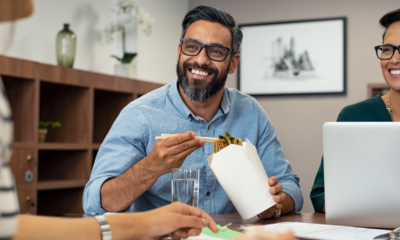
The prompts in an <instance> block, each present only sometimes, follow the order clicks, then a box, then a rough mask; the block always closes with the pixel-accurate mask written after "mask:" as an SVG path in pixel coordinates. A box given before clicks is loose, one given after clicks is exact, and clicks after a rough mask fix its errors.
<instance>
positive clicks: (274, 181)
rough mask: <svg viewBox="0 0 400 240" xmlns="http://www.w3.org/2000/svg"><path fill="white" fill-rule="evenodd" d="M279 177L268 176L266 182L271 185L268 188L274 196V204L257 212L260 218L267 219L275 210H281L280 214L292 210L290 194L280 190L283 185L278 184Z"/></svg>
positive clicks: (292, 202) (292, 204) (292, 203)
mask: <svg viewBox="0 0 400 240" xmlns="http://www.w3.org/2000/svg"><path fill="white" fill-rule="evenodd" d="M278 182H279V179H278V178H277V177H270V178H269V179H268V184H269V186H270V187H271V188H270V189H269V193H271V194H272V195H275V196H274V201H275V202H276V204H275V205H274V206H272V207H270V208H268V209H267V210H265V211H264V212H262V213H260V214H258V216H259V217H260V218H263V219H267V218H270V217H272V215H274V213H275V211H276V210H281V211H282V214H287V213H291V212H293V210H294V201H293V199H292V197H291V196H289V195H288V194H287V193H285V192H282V190H283V187H282V185H280V184H278Z"/></svg>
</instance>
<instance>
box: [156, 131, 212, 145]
mask: <svg viewBox="0 0 400 240" xmlns="http://www.w3.org/2000/svg"><path fill="white" fill-rule="evenodd" d="M172 136H175V135H174V134H165V133H163V134H161V136H156V140H161V139H167V138H169V137H172ZM194 138H197V139H203V140H204V142H206V143H215V142H216V141H218V140H219V139H218V138H212V137H198V136H195V137H194Z"/></svg>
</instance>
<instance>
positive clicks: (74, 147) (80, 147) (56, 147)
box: [37, 143, 90, 150]
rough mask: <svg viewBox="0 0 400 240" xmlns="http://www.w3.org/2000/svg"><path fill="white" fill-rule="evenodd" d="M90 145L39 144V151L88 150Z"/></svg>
mask: <svg viewBox="0 0 400 240" xmlns="http://www.w3.org/2000/svg"><path fill="white" fill-rule="evenodd" d="M89 146H90V144H88V143H39V144H37V148H38V149H39V150H86V149H88V148H89Z"/></svg>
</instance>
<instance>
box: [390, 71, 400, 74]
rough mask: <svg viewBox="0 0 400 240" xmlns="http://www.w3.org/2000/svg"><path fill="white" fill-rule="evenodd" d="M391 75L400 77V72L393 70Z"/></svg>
mask: <svg viewBox="0 0 400 240" xmlns="http://www.w3.org/2000/svg"><path fill="white" fill-rule="evenodd" d="M390 73H391V74H393V75H399V74H400V70H391V71H390Z"/></svg>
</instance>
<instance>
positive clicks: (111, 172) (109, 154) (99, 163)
mask: <svg viewBox="0 0 400 240" xmlns="http://www.w3.org/2000/svg"><path fill="white" fill-rule="evenodd" d="M138 119H139V116H138V115H137V114H135V113H134V111H133V109H132V108H130V106H129V105H128V106H127V107H125V108H124V109H123V110H122V111H121V113H120V114H119V116H118V117H117V119H116V120H115V122H114V124H113V126H112V127H111V129H110V131H109V133H108V134H107V136H106V138H105V139H104V141H103V143H102V145H101V146H100V149H99V151H98V153H97V156H96V160H95V164H94V166H93V169H92V173H91V175H90V180H89V182H88V183H87V184H86V186H85V190H84V194H83V199H82V202H83V209H84V211H85V215H86V216H92V215H97V214H104V213H105V212H106V211H105V210H104V209H103V208H102V206H101V192H100V191H101V187H102V185H103V183H104V182H105V181H106V180H108V179H110V178H115V177H118V176H120V175H122V174H123V173H124V172H126V171H127V170H128V169H129V168H130V167H132V166H133V165H134V164H136V163H137V162H138V161H140V160H141V159H142V158H143V157H144V156H145V153H144V148H143V144H142V142H141V140H140V139H143V137H142V136H145V133H144V127H143V126H142V125H141V124H140V121H138Z"/></svg>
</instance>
